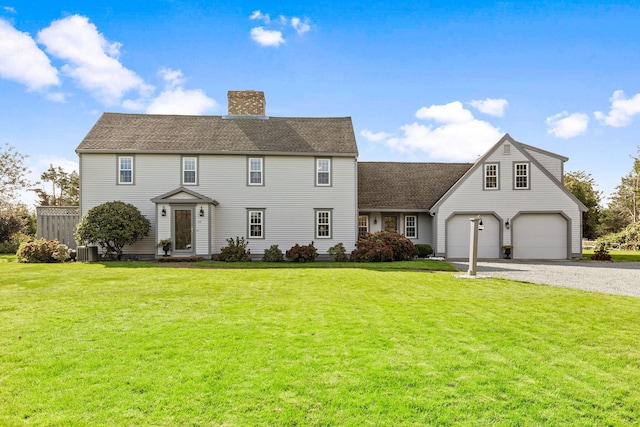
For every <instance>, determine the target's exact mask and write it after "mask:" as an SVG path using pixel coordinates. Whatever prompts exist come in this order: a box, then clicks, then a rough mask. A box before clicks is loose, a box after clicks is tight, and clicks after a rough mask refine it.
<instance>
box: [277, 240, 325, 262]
mask: <svg viewBox="0 0 640 427" xmlns="http://www.w3.org/2000/svg"><path fill="white" fill-rule="evenodd" d="M285 255H286V257H287V259H288V260H289V261H290V262H314V261H315V260H316V257H317V256H318V250H317V249H316V247H315V246H313V242H311V244H309V245H303V246H300V245H299V244H297V243H296V244H295V245H294V246H293V247H292V248H291V249H289V250H288V251H287V252H286V254H285Z"/></svg>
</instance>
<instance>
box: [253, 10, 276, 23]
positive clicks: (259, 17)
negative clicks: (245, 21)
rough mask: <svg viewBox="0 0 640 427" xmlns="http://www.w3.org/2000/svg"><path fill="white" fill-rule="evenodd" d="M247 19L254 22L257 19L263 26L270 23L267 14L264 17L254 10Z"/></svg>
mask: <svg viewBox="0 0 640 427" xmlns="http://www.w3.org/2000/svg"><path fill="white" fill-rule="evenodd" d="M249 19H251V20H252V21H255V20H256V19H257V20H260V21H263V22H264V23H265V24H269V23H270V22H271V18H270V17H269V14H268V13H267V14H266V15H265V14H263V13H262V12H260V11H259V10H254V11H253V13H252V14H251V16H250V17H249Z"/></svg>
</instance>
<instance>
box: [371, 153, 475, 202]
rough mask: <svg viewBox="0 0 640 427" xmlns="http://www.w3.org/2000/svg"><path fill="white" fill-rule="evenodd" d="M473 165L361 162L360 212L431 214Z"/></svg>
mask: <svg viewBox="0 0 640 427" xmlns="http://www.w3.org/2000/svg"><path fill="white" fill-rule="evenodd" d="M471 166H473V163H394V162H358V208H359V209H360V210H363V209H398V210H408V209H409V210H410V209H415V210H427V209H430V208H431V207H432V206H433V205H434V204H435V203H436V202H437V201H438V199H440V197H442V196H443V195H444V193H446V192H447V190H448V189H449V188H451V186H453V184H455V183H456V181H458V180H459V179H460V178H461V177H462V176H463V175H464V174H465V173H466V172H467V171H468V170H469V169H470V168H471Z"/></svg>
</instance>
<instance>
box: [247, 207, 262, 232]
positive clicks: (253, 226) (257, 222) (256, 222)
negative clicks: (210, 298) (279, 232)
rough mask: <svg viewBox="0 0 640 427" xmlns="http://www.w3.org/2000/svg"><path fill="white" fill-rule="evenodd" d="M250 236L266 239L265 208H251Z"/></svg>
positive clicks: (248, 212) (249, 213)
mask: <svg viewBox="0 0 640 427" xmlns="http://www.w3.org/2000/svg"><path fill="white" fill-rule="evenodd" d="M247 215H248V217H249V238H250V239H264V210H262V209H260V210H258V209H249V210H247Z"/></svg>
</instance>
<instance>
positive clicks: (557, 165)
mask: <svg viewBox="0 0 640 427" xmlns="http://www.w3.org/2000/svg"><path fill="white" fill-rule="evenodd" d="M527 152H528V153H529V154H530V155H531V157H533V158H534V159H536V160H537V161H538V162H540V164H541V165H542V166H544V167H545V169H546V170H548V171H549V172H550V173H551V175H553V176H554V177H555V179H557V180H558V181H560V182H562V174H563V161H562V160H560V159H558V158H557V157H552V156H549V155H547V154H544V153H541V152H539V151H536V150H527Z"/></svg>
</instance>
